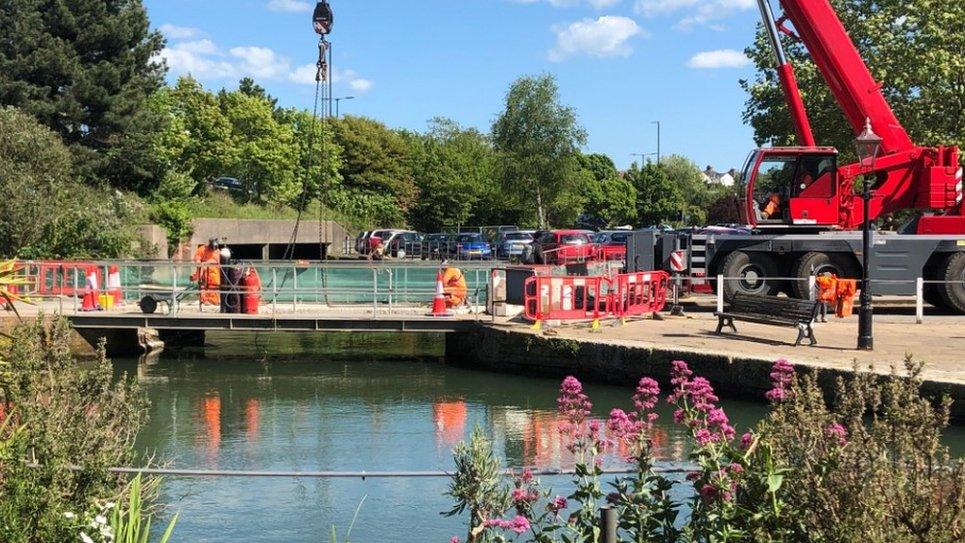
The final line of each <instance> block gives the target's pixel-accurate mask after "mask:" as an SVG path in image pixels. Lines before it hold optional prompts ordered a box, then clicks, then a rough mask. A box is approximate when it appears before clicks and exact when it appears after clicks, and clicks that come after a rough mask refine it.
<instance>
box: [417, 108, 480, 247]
mask: <svg viewBox="0 0 965 543" xmlns="http://www.w3.org/2000/svg"><path fill="white" fill-rule="evenodd" d="M410 138H411V145H412V148H413V159H412V164H413V167H412V168H413V175H414V179H415V182H416V185H417V186H418V187H419V194H420V196H419V200H418V201H417V202H416V203H415V205H414V206H413V207H412V209H410V210H409V224H411V225H412V226H413V227H414V228H418V229H420V230H425V231H438V230H444V229H454V228H457V227H459V226H460V225H466V224H470V223H472V222H475V220H478V219H479V217H478V212H479V211H480V205H479V201H480V198H481V196H482V194H483V192H484V191H485V190H486V187H487V186H488V185H492V184H493V165H494V153H493V150H492V147H491V145H490V144H489V142H488V141H487V139H486V136H484V135H483V134H481V133H480V132H479V131H478V130H475V129H471V128H470V129H464V128H462V127H460V126H459V124H458V123H456V122H455V121H452V120H450V119H443V118H437V119H433V120H432V121H430V125H429V131H428V132H427V133H426V134H425V135H422V136H420V135H412V136H410Z"/></svg>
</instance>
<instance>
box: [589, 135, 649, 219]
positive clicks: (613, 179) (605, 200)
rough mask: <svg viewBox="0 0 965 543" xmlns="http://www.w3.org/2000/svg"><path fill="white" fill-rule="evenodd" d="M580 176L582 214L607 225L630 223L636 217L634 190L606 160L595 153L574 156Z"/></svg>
mask: <svg viewBox="0 0 965 543" xmlns="http://www.w3.org/2000/svg"><path fill="white" fill-rule="evenodd" d="M578 161H579V164H580V168H581V169H582V170H583V172H584V173H585V175H583V177H582V179H581V184H580V191H581V193H582V194H583V196H584V198H585V201H586V204H585V209H584V211H585V213H587V214H589V215H591V216H594V217H599V218H600V219H602V220H604V221H605V222H606V223H607V224H608V225H610V226H617V225H625V224H633V223H635V222H636V218H637V189H636V188H635V187H634V186H633V184H632V183H631V182H630V181H629V180H627V179H626V178H624V177H623V176H621V175H620V173H619V172H618V171H617V169H616V166H615V165H614V164H613V160H611V159H610V157H608V156H606V155H602V154H598V153H593V154H588V155H584V154H580V155H578Z"/></svg>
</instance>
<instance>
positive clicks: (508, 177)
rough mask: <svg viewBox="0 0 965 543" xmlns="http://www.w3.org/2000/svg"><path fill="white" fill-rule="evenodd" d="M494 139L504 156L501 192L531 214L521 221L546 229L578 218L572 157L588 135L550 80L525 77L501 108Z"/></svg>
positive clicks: (495, 123) (577, 175) (494, 126)
mask: <svg viewBox="0 0 965 543" xmlns="http://www.w3.org/2000/svg"><path fill="white" fill-rule="evenodd" d="M492 138H493V143H494V145H495V148H496V150H497V151H499V152H500V153H502V154H503V160H502V161H501V166H502V168H501V174H500V181H501V183H502V186H503V190H504V191H512V192H513V193H514V194H517V195H519V198H520V201H521V202H522V203H523V204H524V205H525V206H526V207H525V208H526V209H528V210H530V213H529V217H524V219H529V220H530V221H532V222H535V223H536V224H538V225H539V226H540V227H541V228H545V227H547V226H548V224H549V222H550V219H555V221H554V222H557V223H565V222H568V221H572V220H573V219H575V218H576V216H575V213H578V211H579V207H576V208H575V209H574V206H573V204H575V203H577V200H579V198H577V197H576V196H575V193H576V190H575V189H576V186H577V184H578V180H579V167H578V164H577V160H576V155H577V152H578V150H579V148H580V146H582V145H583V144H585V143H586V132H585V131H584V130H583V128H582V127H581V126H580V125H579V123H578V122H577V119H576V113H575V112H574V110H573V108H571V107H568V106H564V105H563V104H561V103H560V96H559V88H558V86H557V84H556V79H555V78H554V77H553V76H551V75H542V76H538V77H530V76H525V77H521V78H519V79H517V80H516V81H515V82H514V83H513V84H512V86H510V88H509V92H508V93H506V105H505V109H504V110H503V112H502V113H501V114H500V115H499V117H498V118H497V119H496V121H495V122H494V123H493V127H492ZM580 207H582V206H580ZM533 219H535V220H533ZM524 222H525V220H524Z"/></svg>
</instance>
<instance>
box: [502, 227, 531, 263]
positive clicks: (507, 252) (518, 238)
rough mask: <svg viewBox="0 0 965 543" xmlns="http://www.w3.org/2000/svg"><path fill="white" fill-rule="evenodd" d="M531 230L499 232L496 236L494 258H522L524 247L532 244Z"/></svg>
mask: <svg viewBox="0 0 965 543" xmlns="http://www.w3.org/2000/svg"><path fill="white" fill-rule="evenodd" d="M533 233H534V231H533V230H519V231H516V232H501V233H500V234H499V235H497V236H496V239H495V241H494V242H493V245H495V246H496V258H507V259H508V258H522V257H523V254H524V253H525V252H526V247H527V246H528V245H531V244H532V243H533Z"/></svg>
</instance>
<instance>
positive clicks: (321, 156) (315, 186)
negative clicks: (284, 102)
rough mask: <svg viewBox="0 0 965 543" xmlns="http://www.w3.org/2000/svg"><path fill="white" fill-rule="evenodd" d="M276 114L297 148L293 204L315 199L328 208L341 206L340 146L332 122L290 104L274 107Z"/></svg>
mask: <svg viewBox="0 0 965 543" xmlns="http://www.w3.org/2000/svg"><path fill="white" fill-rule="evenodd" d="M276 117H277V118H278V122H279V123H280V124H282V125H283V126H287V127H289V129H290V130H291V132H292V135H293V138H294V141H295V145H296V146H297V148H298V150H297V153H298V160H297V162H296V169H295V181H296V184H297V185H298V187H299V191H303V192H300V195H299V198H298V199H297V201H296V202H295V206H296V207H298V206H300V205H307V204H308V203H310V202H311V200H312V199H315V200H318V201H320V202H321V203H323V204H325V205H326V206H328V207H331V208H335V209H340V208H343V207H345V190H344V187H343V186H342V174H341V172H340V170H341V168H342V148H341V147H340V146H339V145H338V143H337V142H335V139H334V134H333V129H332V126H331V125H330V124H328V123H326V122H325V121H323V120H322V119H317V118H313V116H312V114H311V113H310V112H308V111H304V110H300V109H294V108H292V109H282V110H278V111H277V113H276ZM302 194H303V196H302Z"/></svg>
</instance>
